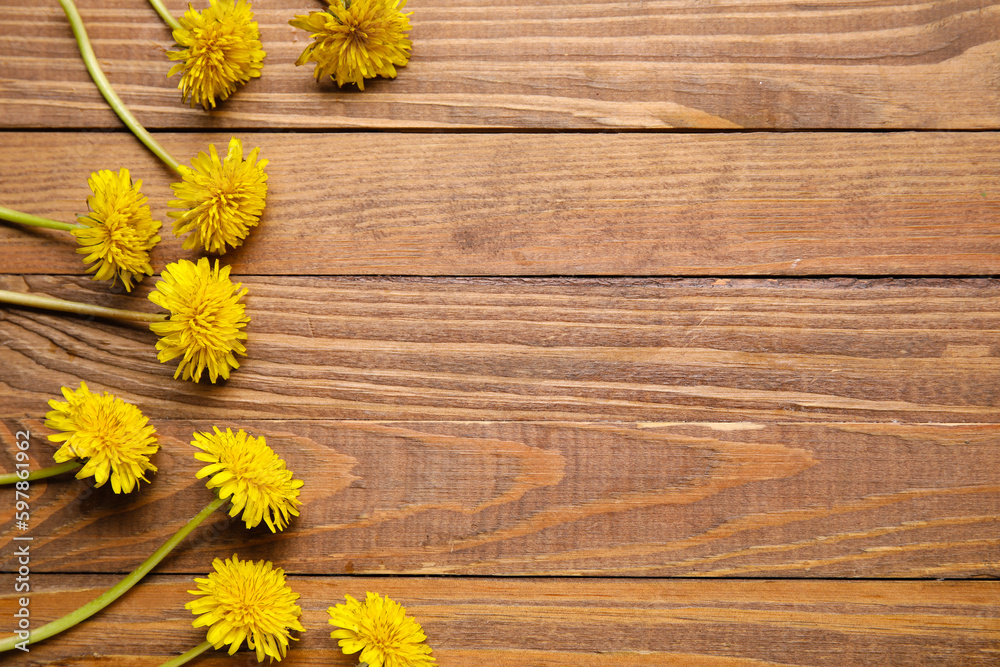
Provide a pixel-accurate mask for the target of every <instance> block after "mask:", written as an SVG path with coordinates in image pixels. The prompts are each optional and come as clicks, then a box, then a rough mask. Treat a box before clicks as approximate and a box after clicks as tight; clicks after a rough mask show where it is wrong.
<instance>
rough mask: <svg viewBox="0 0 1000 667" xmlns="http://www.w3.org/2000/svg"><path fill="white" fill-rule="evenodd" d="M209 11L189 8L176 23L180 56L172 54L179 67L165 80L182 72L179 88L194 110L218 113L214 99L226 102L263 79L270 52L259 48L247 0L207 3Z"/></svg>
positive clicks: (169, 52) (168, 74)
mask: <svg viewBox="0 0 1000 667" xmlns="http://www.w3.org/2000/svg"><path fill="white" fill-rule="evenodd" d="M209 2H210V3H211V4H210V5H209V6H208V7H207V8H206V9H204V10H202V11H200V12H199V11H197V10H195V9H194V8H193V7H191V5H188V10H187V11H186V12H184V16H182V17H181V18H180V20H179V21H178V22H179V23H180V25H181V27H180V28H179V29H177V30H174V41H175V42H177V45H178V46H179V47H181V49H180V50H179V51H168V52H167V56H168V57H169V58H170V59H171V60H179V61H180V62H179V63H177V64H176V65H174V66H173V67H171V68H170V71H169V72H168V73H167V76H168V77H169V76H173V75H174V74H177V73H178V72H180V73H181V81H180V83H179V84H177V87H178V88H179V89H180V91H181V95H182V97H183V99H184V100H188V99H189V98H190V101H191V106H194V105H195V104H200V105H201V106H202V107H204V108H205V109H208V108H209V107H211V108H213V109H214V108H215V98H216V97H218V98H219V99H222V100H224V99H226V98H228V97H229V96H230V95H232V94H233V93H234V92H235V91H236V88H237V87H238V86H239V85H242V84H244V83H246V82H247V81H249V80H250V79H255V78H257V77H259V76H260V70H261V68H262V67H263V66H264V64H263V63H264V56H265V55H266V53H265V52H264V50H263V48H262V46H263V45H262V44H261V43H260V29H259V28H258V27H257V22H256V21H254V20H253V11H252V10H251V8H250V3H248V2H246V1H245V0H239V1H238V2H235V3H234V2H232V0H221V1H218V0H209Z"/></svg>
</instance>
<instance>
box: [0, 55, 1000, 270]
mask: <svg viewBox="0 0 1000 667" xmlns="http://www.w3.org/2000/svg"><path fill="white" fill-rule="evenodd" d="M998 62H1000V60H998ZM2 136H3V142H4V150H5V160H4V161H3V163H2V164H0V202H3V205H5V206H9V207H11V208H15V209H18V210H23V211H26V212H30V213H35V214H36V215H44V216H49V217H53V218H56V219H59V220H73V219H74V215H75V214H79V213H83V212H86V211H85V208H86V203H85V202H86V198H87V196H88V194H89V190H88V188H87V178H86V177H87V175H88V174H89V173H90V172H91V171H94V170H97V169H105V168H111V169H118V168H119V167H121V166H128V167H130V169H131V172H132V174H133V176H134V177H136V178H141V179H142V180H143V183H144V186H143V191H144V192H145V193H146V194H147V195H148V196H149V197H150V201H151V204H152V207H153V212H154V217H155V218H157V219H166V220H169V219H168V218H167V216H166V210H167V202H168V201H169V200H170V199H171V198H172V194H171V191H170V189H169V187H168V185H169V183H170V181H171V180H172V175H171V174H170V173H168V172H167V169H166V168H165V167H164V166H163V165H161V164H158V163H157V162H156V159H155V158H154V157H153V156H152V155H151V154H149V153H148V152H147V151H146V150H145V149H144V148H142V147H141V146H140V145H139V144H138V142H136V141H135V140H134V139H133V138H132V137H131V136H129V135H127V134H115V135H108V134H103V133H72V134H64V133H51V134H48V133H47V134H35V133H27V134H12V133H7V134H5V135H2ZM998 139H1000V137H997V136H996V135H994V134H977V133H959V134H955V133H895V134H874V135H872V134H837V133H820V134H812V133H810V134H738V135H734V134H727V135H664V134H643V135H635V134H633V135H586V136H566V135H524V134H519V135H472V136H457V135H409V134H290V135H283V134H253V135H249V136H244V140H245V142H246V145H247V149H246V150H247V151H249V146H251V145H255V144H258V143H259V144H260V145H261V146H262V151H263V152H262V156H263V157H265V158H267V159H269V160H270V161H271V162H270V165H269V167H268V171H269V180H268V184H269V194H268V208H267V210H266V211H265V214H264V217H263V219H262V222H261V225H260V227H259V228H257V229H256V230H255V231H254V232H253V234H252V235H251V237H250V239H249V240H248V242H247V243H246V245H245V246H243V247H242V248H240V249H238V250H237V251H233V252H230V253H228V254H227V255H225V260H226V261H227V262H230V263H232V264H233V266H234V271H235V272H236V273H242V274H250V273H252V274H278V275H281V274H298V275H303V274H306V275H329V274H351V275H357V274H376V275H377V274H421V275H456V274H458V275H491V274H492V275H553V274H558V275H596V274H604V275H754V274H767V275H830V274H834V275H837V274H861V275H897V276H898V275H905V274H910V275H944V274H960V275H962V274H964V275H990V274H996V273H1000V231H998V227H997V224H996V221H997V215H998V213H1000V206H998V202H1000V170H998V165H1000V140H998ZM162 141H163V143H164V144H165V145H166V146H167V148H168V149H169V150H171V151H173V152H174V154H175V155H177V156H182V157H185V156H193V155H195V154H196V153H197V152H198V151H200V150H206V149H207V144H208V143H209V142H210V141H211V142H214V143H215V144H217V145H220V146H225V144H226V142H227V141H228V135H207V136H206V135H204V134H170V135H164V136H163V137H162ZM185 159H186V157H185ZM169 228H170V223H169V222H167V223H166V224H165V225H164V229H163V232H162V236H163V237H164V239H165V240H164V241H163V242H162V243H161V245H160V246H159V247H158V248H157V250H156V251H155V253H154V264H155V266H156V267H161V266H163V264H164V262H166V261H173V260H174V259H175V258H176V257H178V256H193V254H192V253H185V252H184V251H182V250H181V249H180V243H179V241H178V240H177V239H175V238H174V237H173V235H172V234H171V232H170V230H169ZM0 248H2V249H3V254H2V256H0V271H2V272H6V273H75V274H80V273H82V272H83V270H84V266H83V264H82V262H81V258H80V255H78V254H76V253H75V252H74V249H75V242H74V241H73V239H72V238H71V237H70V236H69V235H68V234H66V233H65V232H53V231H50V230H38V231H33V230H30V229H29V230H25V228H22V227H20V226H17V225H13V224H11V223H2V224H0Z"/></svg>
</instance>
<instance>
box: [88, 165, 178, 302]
mask: <svg viewBox="0 0 1000 667" xmlns="http://www.w3.org/2000/svg"><path fill="white" fill-rule="evenodd" d="M87 183H88V184H89V185H90V190H91V191H92V192H93V193H94V194H93V195H92V196H90V197H88V198H87V205H88V206H89V207H90V213H89V214H87V215H81V216H77V220H79V222H80V224H82V225H84V227H83V228H81V229H74V230H72V231H73V236H75V237H76V239H77V242H79V244H80V245H81V246H82V247H80V248H78V249H77V252H78V253H80V254H83V255H87V256H86V257H85V258H84V260H83V261H84V263H85V264H90V263H95V262H96V263H95V264H94V265H93V266H91V267H90V268H89V269H87V273H94V280H111V279H113V278H115V277H117V278H118V279H120V280H121V281H122V285H124V286H125V290H126V291H132V279H133V278H141V277H142V276H143V275H144V274H145V275H148V276H151V275H153V267H152V266H150V265H149V251H150V250H152V249H153V246H155V245H156V244H157V243H158V242H159V240H160V237H159V236H157V235H156V232H158V231H159V230H160V221H159V220H153V217H152V215H151V214H150V212H149V206H148V205H147V204H146V197H145V195H143V194H141V193H140V192H139V189H140V188H141V187H142V181H136V182H135V183H133V182H132V178H131V177H130V176H129V173H128V169H120V170H119V171H118V173H117V174H116V173H115V172H113V171H108V170H107V169H102V170H101V171H97V172H94V173H92V174H91V175H90V178H89V179H87Z"/></svg>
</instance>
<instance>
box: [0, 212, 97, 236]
mask: <svg viewBox="0 0 1000 667" xmlns="http://www.w3.org/2000/svg"><path fill="white" fill-rule="evenodd" d="M0 220H6V221H7V222H16V223H17V224H19V225H28V226H29V227H46V228H47V229H58V230H61V231H64V232H71V231H73V230H74V229H83V225H77V224H74V223H70V222H59V221H58V220H50V219H48V218H41V217H39V216H37V215H31V214H30V213H21V212H20V211H15V210H14V209H12V208H5V207H3V206H0Z"/></svg>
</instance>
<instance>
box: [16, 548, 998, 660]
mask: <svg viewBox="0 0 1000 667" xmlns="http://www.w3.org/2000/svg"><path fill="white" fill-rule="evenodd" d="M227 556H228V554H227ZM241 557H242V556H241ZM276 565H280V564H279V563H276ZM210 567H211V565H210V559H206V560H205V561H204V563H202V564H201V574H200V576H204V572H206V571H208V569H209V568H210ZM191 579H192V577H182V576H153V577H151V578H150V581H149V582H148V583H145V584H143V585H141V586H140V587H138V588H136V589H134V590H133V591H132V592H130V593H129V594H128V595H127V596H126V597H124V598H122V599H121V600H119V601H118V602H116V603H115V604H114V605H113V606H111V607H110V608H109V609H107V610H106V611H105V612H103V613H102V614H101V615H99V616H97V617H95V618H94V619H93V620H91V621H90V622H89V623H88V625H87V626H86V627H84V628H75V629H73V630H70V631H68V632H67V633H65V634H63V635H60V636H58V637H56V638H53V639H50V640H48V641H47V642H44V643H41V644H38V645H36V646H33V647H32V648H31V652H30V653H29V654H21V655H17V656H13V657H11V658H10V659H8V660H7V661H6V662H5V664H11V665H25V666H26V665H74V666H95V667H96V666H97V665H107V664H116V665H126V664H127V665H132V666H134V667H140V666H143V667H146V666H148V667H153V666H155V665H159V664H160V663H162V662H163V661H164V660H167V659H169V658H171V657H173V656H175V655H179V654H180V653H182V652H183V651H185V650H187V649H188V648H190V647H192V646H194V645H195V644H197V643H199V642H201V641H203V640H204V637H205V631H204V629H195V628H192V627H191V619H193V618H194V617H193V616H192V615H191V613H190V612H189V611H187V610H185V609H184V603H186V602H187V601H188V600H191V599H193V596H191V595H189V594H188V593H187V590H189V589H190V588H191V587H192V585H193V582H192V581H191ZM69 581H71V582H72V583H69V582H68V580H67V578H66V577H53V576H41V575H39V576H37V577H35V578H33V579H32V583H33V584H34V585H37V586H38V590H39V592H38V593H35V594H34V596H33V599H32V604H33V605H34V606H33V607H32V613H33V614H36V616H35V617H34V618H35V622H37V623H41V622H43V621H44V620H47V619H49V618H52V617H54V616H56V615H57V614H60V613H63V612H66V611H70V610H72V609H73V608H75V607H76V606H78V605H80V604H82V603H84V602H86V601H87V600H89V599H91V598H93V597H94V596H96V595H97V594H98V593H100V591H101V590H103V588H105V587H107V586H109V585H110V584H111V583H113V582H114V578H112V577H108V576H81V577H74V578H72V579H71V580H69ZM289 584H290V586H291V587H292V588H293V589H294V590H295V591H296V592H298V593H300V595H301V598H300V600H299V604H300V606H301V607H302V612H303V613H302V622H303V625H304V627H305V628H306V632H305V633H300V641H298V642H294V643H293V645H292V647H291V649H290V650H289V653H288V657H287V658H286V659H285V660H282V661H281V664H282V665H289V666H290V667H296V666H299V665H301V666H306V665H308V666H316V667H319V666H320V665H323V666H324V667H325V666H326V665H338V666H343V667H346V666H347V665H354V664H356V661H353V662H352V661H351V659H350V658H348V657H346V656H344V655H343V654H342V653H341V652H340V650H339V648H338V646H337V644H336V641H335V640H332V639H331V638H330V635H329V630H331V629H332V628H331V627H330V626H329V625H328V624H327V620H328V619H329V616H328V614H327V611H326V610H327V607H329V606H331V605H333V604H335V603H337V602H342V601H343V599H344V594H345V593H347V594H350V595H353V596H355V597H359V596H363V595H364V593H365V591H366V590H373V591H378V592H380V593H382V594H385V595H389V596H390V597H392V598H393V599H396V600H399V601H400V602H401V603H402V604H404V605H405V606H406V608H407V611H408V612H409V613H411V614H412V615H413V616H414V617H415V618H416V620H417V622H419V623H420V624H421V625H422V626H423V627H424V629H425V630H426V632H427V635H428V636H429V638H430V639H429V644H430V645H431V647H432V648H433V649H434V656H435V657H436V658H437V659H438V661H439V663H440V664H441V666H442V667H451V666H453V667H462V666H468V665H482V666H483V667H525V666H529V665H530V666H531V667H652V666H653V665H656V666H658V667H663V666H673V667H765V666H777V665H782V666H784V665H795V666H805V665H817V666H818V665H871V664H880V665H898V666H900V667H904V666H905V667H911V666H913V665H968V666H978V665H982V666H984V667H985V666H987V665H995V664H996V659H997V650H998V649H997V646H998V640H1000V621H998V619H997V615H998V612H1000V603H998V600H1000V582H995V581H992V582H971V581H970V582H899V581H893V582H844V581H817V582H789V581H766V580H765V581H754V582H747V581H697V582H693V581H634V580H628V579H613V580H594V579H580V580H573V579H561V580H560V579H555V580H553V579H507V580H504V579H463V578H447V579H440V578H431V579H427V578H421V577H416V578H406V579H394V578H384V577H380V578H367V577H350V578H346V577H308V578H303V577H291V578H290V580H289ZM15 609H16V607H15V606H14V600H13V598H12V596H11V595H10V594H9V593H7V592H6V591H5V592H4V593H3V596H2V597H0V613H2V614H3V616H4V617H7V618H9V617H10V616H11V614H12V613H13V611H14V610H15ZM43 609H44V610H45V611H44V612H43V611H42V610H43ZM95 638H101V641H99V642H95ZM140 638H141V639H140ZM15 653H19V652H17V651H15ZM355 658H356V656H355ZM192 664H197V665H199V666H204V667H237V666H243V665H247V666H249V665H256V664H257V661H256V658H254V657H253V654H252V653H251V652H248V651H246V650H243V651H241V652H239V653H237V654H236V655H235V656H234V657H228V656H226V655H225V653H223V652H222V651H219V652H210V653H209V654H208V655H206V656H204V657H202V658H199V659H198V661H197V662H196V663H192Z"/></svg>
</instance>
